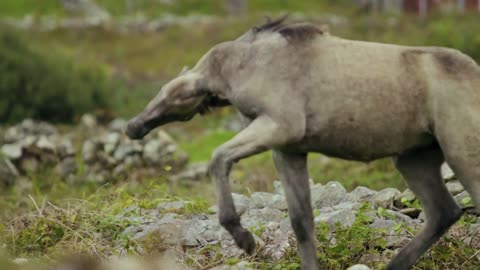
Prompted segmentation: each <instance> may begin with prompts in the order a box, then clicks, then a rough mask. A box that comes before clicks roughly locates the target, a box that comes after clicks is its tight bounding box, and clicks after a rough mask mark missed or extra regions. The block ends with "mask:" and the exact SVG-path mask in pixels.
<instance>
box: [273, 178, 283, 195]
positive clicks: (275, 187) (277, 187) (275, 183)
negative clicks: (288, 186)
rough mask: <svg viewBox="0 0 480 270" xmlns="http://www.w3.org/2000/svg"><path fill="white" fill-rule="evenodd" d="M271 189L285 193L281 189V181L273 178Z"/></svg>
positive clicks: (281, 193)
mask: <svg viewBox="0 0 480 270" xmlns="http://www.w3.org/2000/svg"><path fill="white" fill-rule="evenodd" d="M273 190H274V192H275V193H276V194H280V195H285V191H284V190H283V185H282V182H280V181H278V180H275V181H273Z"/></svg>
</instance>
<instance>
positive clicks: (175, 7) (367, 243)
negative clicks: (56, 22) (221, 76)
mask: <svg viewBox="0 0 480 270" xmlns="http://www.w3.org/2000/svg"><path fill="white" fill-rule="evenodd" d="M97 2H98V3H99V4H100V5H102V6H103V7H105V8H106V9H107V10H108V11H110V12H111V13H112V14H113V15H114V16H117V15H125V14H129V15H134V14H136V13H141V12H143V13H145V14H146V15H147V16H150V17H152V18H154V17H156V16H160V15H162V14H167V13H173V14H177V15H186V14H192V13H200V14H215V15H224V14H225V9H224V6H223V1H220V0H215V1H193V0H179V1H175V2H176V3H177V4H172V5H169V4H158V3H159V2H160V1H154V0H143V1H135V3H137V5H136V6H134V7H133V8H132V9H131V10H127V9H126V8H125V1H118V0H98V1H97ZM333 2H335V3H337V2H339V1H333V0H332V1H317V0H306V1H293V0H292V1H289V0H281V1H280V0H266V1H250V4H249V7H248V12H247V14H246V16H245V17H240V18H237V19H228V20H224V21H222V22H221V23H215V22H214V23H202V24H198V25H195V29H193V30H192V29H191V28H189V27H182V26H173V27H169V28H167V29H165V30H163V31H161V32H158V33H129V34H128V35H125V34H124V33H120V32H115V31H111V30H109V29H107V28H105V29H104V28H91V29H85V30H81V31H75V32H72V31H67V30H57V31H53V32H42V33H39V32H32V33H28V39H27V38H26V37H25V36H23V35H22V34H19V33H16V32H14V31H12V30H8V29H2V30H0V122H2V123H4V122H6V121H7V122H15V121H18V120H20V119H23V118H25V117H32V118H37V119H46V120H49V121H59V122H73V121H75V120H76V119H77V118H78V116H79V115H81V114H82V113H84V112H87V111H89V112H91V111H95V110H96V109H103V110H108V111H110V112H111V113H112V114H116V115H120V116H123V117H130V116H132V115H134V114H135V113H136V112H138V111H140V110H141V109H143V107H144V106H145V105H146V104H147V102H148V101H149V100H150V99H151V98H152V97H153V96H154V95H155V94H156V93H157V92H158V90H159V89H160V87H161V86H162V84H163V83H164V82H165V81H167V80H168V79H170V78H171V77H173V76H175V75H176V74H177V73H178V72H179V71H180V70H181V67H183V66H184V65H190V66H192V65H194V64H195V62H196V61H197V60H198V59H199V58H200V57H201V56H202V55H203V54H204V53H205V52H206V51H207V50H208V49H209V48H211V47H212V46H214V45H215V44H217V43H219V42H222V41H224V40H231V39H234V38H235V37H237V36H238V35H240V34H241V33H243V32H244V31H246V30H247V29H249V28H250V27H252V26H253V25H257V24H260V23H262V22H263V15H264V14H270V15H272V14H273V15H279V14H282V13H284V11H289V12H291V13H293V12H295V11H299V12H303V13H304V14H306V16H307V18H311V19H312V20H315V21H319V22H323V21H324V20H325V16H323V15H324V14H326V13H327V12H336V11H338V10H340V9H341V8H342V7H343V6H342V5H343V2H346V1H342V4H340V5H332V3H333ZM27 14H33V15H36V16H43V15H55V16H59V17H62V16H65V14H64V12H63V11H62V10H61V8H60V6H59V1H57V0H48V1H41V3H39V1H37V0H22V1H0V16H1V15H8V16H16V17H21V16H24V15H27ZM337 14H338V13H337ZM339 14H343V15H348V16H347V17H346V21H345V22H340V23H337V24H334V25H331V26H330V31H331V32H332V33H333V34H335V35H338V36H342V37H346V38H353V39H360V40H370V41H378V42H389V43H397V44H405V45H432V46H448V47H453V48H457V49H459V50H461V51H463V52H465V53H467V54H469V55H471V56H472V57H474V59H476V60H480V24H479V23H478V20H479V19H478V15H471V14H462V15H460V14H451V15H448V16H440V15H434V16H432V17H429V18H416V17H409V16H405V17H400V16H395V15H392V16H386V15H372V16H362V15H357V14H354V13H353V12H352V9H351V8H348V9H343V10H342V11H341V12H340V13H339ZM319 15H320V17H321V18H320V19H318V17H319ZM192 41H195V42H192ZM232 113H233V112H232V111H231V110H229V109H222V110H219V111H216V112H214V113H212V114H210V115H208V116H206V117H196V118H195V119H193V120H192V121H191V122H189V123H182V124H172V125H169V126H167V127H166V129H167V130H168V131H169V132H170V133H171V134H172V135H173V136H174V138H175V139H176V140H177V141H178V142H179V143H180V146H181V148H183V149H185V150H186V151H187V152H188V153H189V154H190V157H191V161H193V162H198V161H207V160H208V159H209V158H210V155H211V153H212V152H213V150H214V149H215V148H216V147H217V146H219V145H220V144H221V143H223V142H225V141H227V140H228V139H229V138H231V137H232V136H233V135H234V134H235V133H234V132H232V131H228V130H226V129H225V128H223V127H222V126H223V124H224V121H225V118H226V117H230V116H231V115H232ZM67 129H68V128H67ZM309 166H310V172H311V178H312V179H313V180H314V181H315V182H321V183H325V182H328V181H331V180H338V181H340V182H342V183H343V184H344V185H345V186H346V187H347V189H349V190H351V189H353V188H354V187H356V186H357V185H364V186H368V187H370V188H373V189H382V188H385V187H397V188H399V189H403V188H404V187H405V185H404V183H403V181H402V180H401V177H400V175H399V174H398V173H397V172H396V171H395V170H394V169H393V166H392V164H391V162H390V161H389V160H380V161H376V162H372V163H369V164H362V163H358V162H347V161H340V160H337V159H330V158H326V157H324V156H322V155H317V154H312V155H310V158H309ZM80 167H81V166H80ZM79 173H81V172H79ZM52 175H53V174H51V173H50V172H49V171H48V170H46V171H44V172H42V173H39V174H37V175H33V176H32V177H31V178H32V181H31V182H27V183H23V182H22V183H19V184H17V185H16V186H14V187H12V188H10V189H8V190H0V197H1V198H2V200H0V209H1V211H0V247H1V244H2V243H7V244H8V246H9V250H8V253H9V254H8V257H22V256H25V257H29V258H32V257H38V258H40V259H41V260H50V259H54V258H56V257H58V256H60V255H61V254H63V253H64V252H65V251H66V250H69V249H71V248H74V250H69V251H72V252H78V251H80V252H86V253H89V254H94V255H96V256H107V255H109V254H112V253H115V252H116V251H115V247H118V246H121V247H123V248H124V249H125V250H128V251H129V252H131V253H135V250H136V247H137V245H139V244H141V245H142V247H143V248H144V249H145V250H146V252H147V253H148V252H154V250H155V249H158V248H159V247H158V246H157V245H156V244H155V243H158V242H159V239H161V237H162V236H161V235H151V236H150V237H149V238H148V239H147V241H146V242H145V243H136V242H135V241H133V240H132V239H128V238H126V237H124V236H122V235H120V234H119V233H120V232H121V231H123V229H124V228H126V227H127V226H129V225H131V224H133V223H132V222H133V221H130V220H119V219H117V216H118V214H119V213H121V212H122V211H124V210H125V209H128V207H129V206H132V205H136V206H139V207H140V208H141V209H145V210H146V209H150V208H152V207H154V206H155V205H157V204H158V203H159V202H162V201H169V200H177V199H178V198H182V199H183V200H186V201H188V202H189V203H188V204H187V205H188V207H187V208H186V209H185V211H184V212H182V213H181V214H187V213H199V212H203V213H205V212H207V211H208V206H209V205H210V204H211V203H213V200H214V195H213V194H214V192H213V186H212V184H211V183H210V182H209V181H201V182H196V183H187V184H185V183H180V184H171V183H167V181H166V179H164V178H163V177H156V178H149V179H143V180H142V181H141V182H126V183H115V184H107V185H104V186H100V185H98V184H95V183H92V182H85V183H80V184H76V185H75V186H73V187H72V186H71V185H70V184H67V183H65V182H63V181H61V180H60V179H58V178H56V177H54V176H52ZM275 179H276V174H275V169H274V166H273V163H272V161H271V158H270V153H265V154H262V155H259V156H256V157H253V158H251V159H248V160H245V161H242V162H240V163H239V164H238V165H237V166H235V170H234V171H233V173H232V180H233V181H232V182H234V190H235V191H237V192H244V193H248V192H251V191H269V190H271V188H272V185H271V182H272V181H273V180H275ZM199 197H200V198H199ZM465 204H471V201H465ZM99 205H102V206H104V207H98V206H99ZM410 206H412V207H415V208H418V207H419V205H418V202H417V201H415V202H411V205H410ZM362 209H363V210H362V211H361V212H360V214H359V216H358V218H357V221H356V222H355V224H354V225H353V226H352V227H351V228H348V229H345V228H341V227H338V226H337V227H336V228H335V231H336V238H335V239H336V242H333V241H332V239H331V237H330V234H329V233H330V232H331V230H332V228H330V227H328V226H327V225H325V224H321V225H319V227H318V228H317V239H318V245H319V246H318V250H319V254H318V256H319V258H320V260H321V261H322V267H323V268H324V269H343V268H345V267H346V266H347V265H350V264H353V263H356V262H363V261H361V260H360V259H361V258H362V257H365V256H366V255H369V256H371V257H370V258H382V259H385V258H389V257H390V256H392V254H389V253H388V250H387V249H386V248H385V243H384V240H383V237H384V236H385V234H386V232H383V231H381V230H374V229H371V228H370V227H368V224H369V222H370V221H369V218H368V215H366V211H367V210H366V208H362ZM175 211H176V210H175ZM377 214H381V213H377ZM468 223H469V222H467V221H466V220H464V221H463V222H461V223H460V224H459V225H457V226H456V227H455V228H454V230H453V231H452V232H451V233H450V234H449V235H448V236H447V237H445V238H444V239H443V240H442V241H441V242H440V243H439V244H438V245H436V246H435V248H434V249H433V250H432V251H431V252H430V253H428V255H426V256H425V257H424V258H423V259H422V261H421V262H420V264H419V265H418V266H417V267H418V269H455V268H456V267H457V266H459V265H461V266H462V269H476V267H478V264H479V261H478V259H477V258H478V256H477V255H478V251H476V250H475V247H473V246H471V245H467V244H466V243H465V242H464V241H461V237H459V235H461V233H462V232H463V231H464V230H465V229H466V228H467V227H468ZM398 229H399V230H403V231H409V230H411V229H410V228H403V227H402V228H398ZM211 248H212V249H214V248H220V247H211ZM477 248H478V247H477ZM160 249H161V247H160ZM477 250H478V249H477ZM205 252H207V250H205ZM1 255H2V254H1V250H0V265H5V264H2V256H1ZM247 259H248V260H249V261H251V262H252V264H253V265H254V266H255V267H256V268H258V269H298V268H299V258H298V256H297V252H296V250H295V249H292V250H291V251H290V252H289V253H288V255H287V256H286V258H285V259H283V260H282V261H280V262H276V263H265V262H264V260H263V259H262V258H261V256H259V255H256V256H255V257H249V258H247ZM220 260H221V258H212V259H211V261H206V262H202V263H203V265H202V266H207V265H211V264H215V263H217V262H220ZM187 261H188V260H187ZM221 262H222V263H225V262H229V261H224V260H222V261H221ZM230 262H231V263H235V262H236V261H235V260H233V259H232V260H230ZM383 262H384V260H381V262H380V263H378V262H377V261H375V260H373V259H372V260H371V261H365V262H363V263H366V264H369V265H370V266H371V267H373V268H374V269H382V267H383V266H384V265H383V264H382V263H383ZM191 263H192V265H193V263H194V262H191ZM197 266H198V265H196V266H195V267H197Z"/></svg>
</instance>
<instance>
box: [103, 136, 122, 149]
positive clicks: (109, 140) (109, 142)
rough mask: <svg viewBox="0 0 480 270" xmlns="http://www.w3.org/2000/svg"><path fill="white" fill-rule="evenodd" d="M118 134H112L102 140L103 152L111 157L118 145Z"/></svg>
mask: <svg viewBox="0 0 480 270" xmlns="http://www.w3.org/2000/svg"><path fill="white" fill-rule="evenodd" d="M120 137H121V136H120V133H118V132H112V133H109V134H108V135H107V136H105V137H104V138H103V143H104V144H103V151H104V152H105V153H107V154H108V155H111V154H112V153H113V152H114V151H115V149H117V146H118V144H119V143H120Z"/></svg>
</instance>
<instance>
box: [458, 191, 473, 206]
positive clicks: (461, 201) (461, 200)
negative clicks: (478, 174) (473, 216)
mask: <svg viewBox="0 0 480 270" xmlns="http://www.w3.org/2000/svg"><path fill="white" fill-rule="evenodd" d="M454 198H455V200H456V201H457V203H458V204H459V205H460V206H461V207H462V208H469V205H466V204H465V203H464V201H465V200H467V198H471V196H470V194H469V193H468V192H467V191H463V192H462V193H460V194H457V195H456V196H455V197H454ZM470 204H471V203H470Z"/></svg>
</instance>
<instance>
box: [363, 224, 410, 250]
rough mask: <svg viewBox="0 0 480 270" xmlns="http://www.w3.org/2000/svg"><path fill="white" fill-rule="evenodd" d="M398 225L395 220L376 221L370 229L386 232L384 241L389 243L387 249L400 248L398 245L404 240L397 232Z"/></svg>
mask: <svg viewBox="0 0 480 270" xmlns="http://www.w3.org/2000/svg"><path fill="white" fill-rule="evenodd" d="M397 225H398V223H397V222H395V221H393V220H383V219H376V220H374V221H373V223H372V224H370V227H371V228H374V229H380V230H384V231H385V234H386V235H385V237H384V239H385V240H386V241H387V247H398V244H399V243H400V242H402V241H404V239H402V237H400V236H399V235H398V233H397V232H396V231H395V227H396V226H397Z"/></svg>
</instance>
